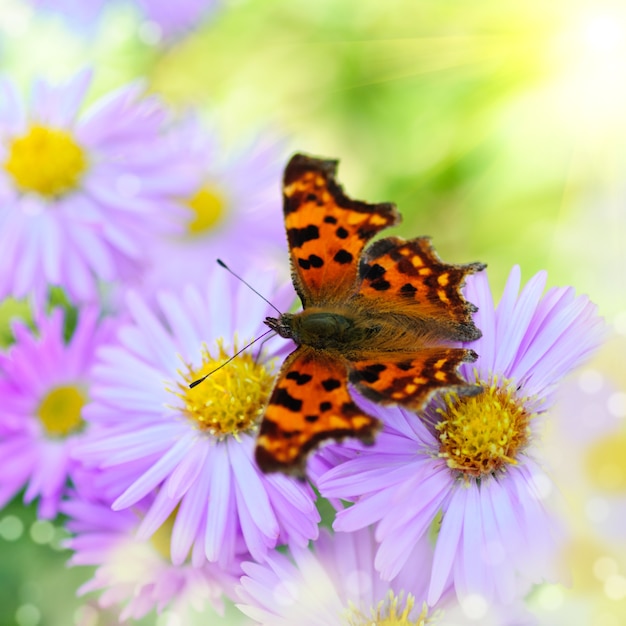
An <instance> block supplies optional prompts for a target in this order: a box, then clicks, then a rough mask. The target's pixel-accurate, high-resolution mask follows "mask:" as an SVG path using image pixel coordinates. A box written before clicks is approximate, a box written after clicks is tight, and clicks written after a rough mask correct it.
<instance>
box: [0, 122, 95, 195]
mask: <svg viewBox="0 0 626 626" xmlns="http://www.w3.org/2000/svg"><path fill="white" fill-rule="evenodd" d="M8 153H9V157H8V159H7V160H6V161H5V163H4V169H5V170H6V171H7V172H8V173H9V174H10V175H11V176H12V177H13V179H14V181H15V184H16V185H17V187H18V188H19V189H20V190H21V191H23V192H36V193H38V194H40V195H42V196H44V197H46V198H54V197H58V196H62V195H64V194H66V193H68V192H70V191H72V190H74V189H76V188H77V187H78V186H79V184H80V181H81V178H82V176H83V174H84V173H85V170H86V169H87V157H86V154H85V151H84V150H83V149H82V148H81V147H80V146H79V145H78V144H77V143H76V141H75V140H74V138H73V137H72V135H71V134H70V133H68V132H67V131H65V130H60V129H57V128H46V127H45V126H39V125H34V126H31V127H30V129H29V131H28V132H27V133H26V134H25V135H23V136H22V137H18V138H17V139H14V140H13V142H12V143H11V144H10V146H9V150H8Z"/></svg>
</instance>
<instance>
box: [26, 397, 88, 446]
mask: <svg viewBox="0 0 626 626" xmlns="http://www.w3.org/2000/svg"><path fill="white" fill-rule="evenodd" d="M86 402H87V397H86V396H85V394H84V393H83V392H82V391H81V390H80V389H79V388H78V387H75V386H74V385H65V386H62V387H55V388H54V389H52V390H51V391H49V392H48V393H47V394H46V395H45V396H44V399H43V400H42V401H41V404H40V405H39V408H38V409H37V416H38V417H39V419H40V420H41V423H42V424H43V426H44V428H45V429H46V432H47V433H48V435H57V436H63V435H69V434H70V433H71V432H74V431H76V430H78V429H79V428H80V427H81V426H82V424H83V420H82V417H81V412H82V410H83V406H85V404H86Z"/></svg>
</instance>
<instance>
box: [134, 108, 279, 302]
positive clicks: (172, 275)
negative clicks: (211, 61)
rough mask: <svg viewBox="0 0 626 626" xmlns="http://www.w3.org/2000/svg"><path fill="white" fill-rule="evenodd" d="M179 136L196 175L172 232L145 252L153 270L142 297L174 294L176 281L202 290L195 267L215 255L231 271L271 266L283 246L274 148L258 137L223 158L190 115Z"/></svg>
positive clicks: (218, 147) (209, 134) (215, 141)
mask: <svg viewBox="0 0 626 626" xmlns="http://www.w3.org/2000/svg"><path fill="white" fill-rule="evenodd" d="M180 135H181V142H182V143H183V144H184V145H185V146H186V147H187V151H188V153H189V158H190V159H191V160H193V161H194V162H195V163H196V164H197V165H198V176H197V179H196V182H195V186H194V188H193V191H192V192H191V193H190V194H188V195H187V196H185V197H184V198H183V199H182V205H183V208H184V212H183V213H181V215H180V217H179V220H178V224H177V228H176V229H175V230H174V231H173V233H169V234H166V235H165V236H164V237H163V238H162V239H161V240H160V241H159V243H158V245H156V246H154V247H153V248H152V249H151V250H150V251H149V253H148V254H149V258H150V262H151V266H152V270H151V271H150V272H148V275H147V278H146V280H145V282H144V286H143V287H142V289H143V290H144V293H153V292H154V290H155V289H159V288H163V287H166V288H169V289H175V288H177V287H178V285H180V280H181V276H184V277H185V281H186V282H191V283H195V284H197V285H198V286H200V287H202V286H203V285H204V284H205V276H204V272H200V271H196V269H195V268H198V267H204V266H205V265H206V263H207V262H210V263H212V262H214V260H215V259H217V258H222V259H224V260H225V261H227V262H228V263H229V264H231V265H235V263H236V266H237V269H238V270H240V269H242V268H244V267H246V266H247V265H251V264H254V266H255V267H256V268H261V269H273V268H275V267H276V265H278V263H277V262H278V261H279V260H282V258H283V255H284V249H285V231H284V224H283V213H282V208H281V202H282V196H281V192H280V184H279V181H280V180H281V179H282V167H283V165H282V158H281V157H282V150H281V148H280V146H279V145H278V144H277V143H276V142H274V141H272V140H270V139H269V138H268V137H263V138H262V137H259V138H257V139H256V140H255V141H254V142H251V143H250V144H248V145H247V146H245V147H241V148H239V149H237V150H235V151H230V152H229V153H227V154H226V155H224V149H223V147H222V146H221V145H220V142H219V141H218V139H217V137H216V133H212V132H208V131H207V130H205V129H204V128H203V127H202V125H201V124H200V122H199V121H198V120H197V119H196V118H195V117H189V118H188V119H187V120H186V121H185V123H183V124H181V127H180ZM235 255H236V256H235Z"/></svg>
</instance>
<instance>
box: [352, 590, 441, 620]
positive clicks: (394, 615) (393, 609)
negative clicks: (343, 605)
mask: <svg viewBox="0 0 626 626" xmlns="http://www.w3.org/2000/svg"><path fill="white" fill-rule="evenodd" d="M402 604H404V608H403V609H400V608H399V606H398V605H402ZM414 606H415V597H414V596H413V595H411V594H409V595H408V596H407V598H406V602H405V603H403V602H402V595H400V596H396V595H395V594H394V593H393V591H390V592H389V597H388V598H387V599H386V600H381V601H380V602H379V603H378V605H377V606H375V607H373V608H372V609H371V612H370V614H369V615H366V614H364V613H362V612H361V611H360V610H358V609H357V608H356V607H350V610H349V612H348V614H347V615H346V619H345V624H346V626H426V624H428V623H429V622H430V620H429V619H427V615H428V607H427V606H426V604H424V605H423V607H422V611H421V612H420V614H419V615H417V616H416V617H414V618H413V619H410V618H409V614H410V613H411V611H412V610H413V607H414Z"/></svg>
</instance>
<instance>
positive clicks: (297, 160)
mask: <svg viewBox="0 0 626 626" xmlns="http://www.w3.org/2000/svg"><path fill="white" fill-rule="evenodd" d="M336 171H337V161H330V160H321V159H314V158H311V157H307V156H304V155H302V154H296V155H295V156H294V157H292V158H291V160H290V161H289V163H288V164H287V167H286V169H285V175H284V191H283V195H284V214H285V227H286V229H287V240H288V242H289V253H290V255H291V269H292V277H293V283H294V287H295V288H296V291H297V292H298V295H299V296H300V299H301V300H302V305H303V306H304V307H305V308H306V307H307V306H311V305H312V304H317V303H320V302H328V301H329V300H346V298H347V296H348V294H349V293H351V292H352V291H353V290H355V289H356V287H357V285H358V281H359V276H358V260H359V258H360V257H361V253H362V251H363V247H364V246H365V244H366V243H367V242H368V241H369V240H370V239H371V238H372V237H373V236H374V235H375V234H376V233H378V232H379V231H380V230H382V229H383V228H386V227H387V226H391V225H393V224H397V223H398V222H399V221H400V216H399V214H398V212H397V211H396V209H395V206H394V205H393V204H390V203H381V204H368V203H367V202H360V201H358V200H352V199H350V198H348V196H346V195H345V193H344V192H343V189H342V188H341V186H340V185H339V184H338V183H337V181H336V180H335V173H336Z"/></svg>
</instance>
